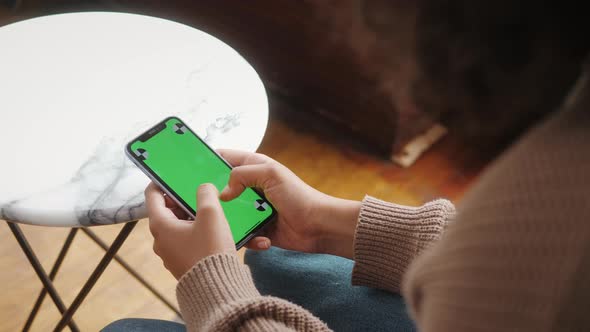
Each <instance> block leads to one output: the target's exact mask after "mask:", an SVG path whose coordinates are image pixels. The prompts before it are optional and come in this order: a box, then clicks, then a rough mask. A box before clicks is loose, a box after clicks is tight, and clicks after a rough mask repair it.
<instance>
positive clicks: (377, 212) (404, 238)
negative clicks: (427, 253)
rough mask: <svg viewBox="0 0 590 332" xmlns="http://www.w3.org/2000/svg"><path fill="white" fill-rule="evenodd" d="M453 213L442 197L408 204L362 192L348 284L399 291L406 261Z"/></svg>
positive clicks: (449, 204) (410, 259)
mask: <svg viewBox="0 0 590 332" xmlns="http://www.w3.org/2000/svg"><path fill="white" fill-rule="evenodd" d="M454 214H455V207H454V206H453V204H452V203H451V202H449V201H447V200H444V199H439V200H435V201H432V202H430V203H427V204H425V205H423V206H421V207H408V206H402V205H397V204H392V203H387V202H384V201H381V200H379V199H376V198H373V197H370V196H366V197H365V199H364V200H363V204H362V206H361V212H360V216H359V221H358V224H357V228H356V233H355V238H354V239H355V240H354V241H355V242H354V261H355V264H354V268H353V270H352V284H353V285H361V286H368V287H375V288H382V289H386V290H389V291H391V292H395V293H399V291H400V282H401V280H402V276H403V275H404V273H405V271H406V269H407V267H408V265H409V264H410V262H412V260H413V259H414V258H415V257H416V256H417V255H418V254H419V253H420V252H422V251H423V250H424V249H425V248H427V247H428V246H429V245H430V244H431V243H433V242H434V241H435V240H437V239H438V238H439V237H440V235H441V234H442V232H443V230H444V229H445V227H446V225H447V224H448V222H449V220H450V219H451V218H452V217H453V216H454Z"/></svg>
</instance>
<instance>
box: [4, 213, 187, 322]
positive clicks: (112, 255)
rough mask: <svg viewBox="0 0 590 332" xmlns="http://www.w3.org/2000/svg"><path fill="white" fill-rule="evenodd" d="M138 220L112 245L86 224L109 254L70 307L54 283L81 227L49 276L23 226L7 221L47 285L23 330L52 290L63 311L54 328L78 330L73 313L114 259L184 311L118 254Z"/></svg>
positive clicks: (70, 236) (90, 234) (74, 230)
mask: <svg viewBox="0 0 590 332" xmlns="http://www.w3.org/2000/svg"><path fill="white" fill-rule="evenodd" d="M136 223H137V221H133V222H129V223H127V224H125V225H124V226H123V228H122V229H121V231H120V232H119V235H117V238H116V239H115V240H114V241H113V244H112V245H111V246H110V247H109V246H108V245H107V244H106V243H105V242H104V241H103V240H102V239H100V238H99V237H98V236H97V235H96V234H95V233H94V232H93V231H91V230H90V229H88V228H82V231H83V232H84V233H85V234H86V235H88V237H89V238H90V239H91V240H93V241H94V242H95V243H96V244H97V245H98V246H100V247H101V248H102V249H103V250H105V255H104V256H103V258H102V260H101V261H100V263H99V264H98V265H97V267H96V268H95V270H94V271H93V272H92V274H91V275H90V277H89V278H88V280H87V281H86V283H85V284H84V286H83V287H82V289H81V290H80V292H79V293H78V295H77V296H76V298H75V299H74V301H73V302H72V305H71V306H70V307H69V308H67V309H66V308H65V305H64V304H63V301H62V300H61V298H60V297H59V295H58V293H57V291H56V290H55V287H54V285H53V280H54V279H55V277H56V275H57V272H58V271H59V268H60V267H61V264H62V263H63V260H64V259H65V256H66V254H67V252H68V250H69V248H70V246H71V244H72V242H73V240H74V237H75V236H76V234H77V232H78V228H72V229H71V230H70V232H69V233H68V236H67V237H66V240H65V242H64V244H63V246H62V248H61V250H60V252H59V254H58V256H57V258H56V260H55V263H54V264H53V267H52V268H51V272H50V273H49V276H47V274H46V272H45V270H44V269H43V267H42V265H41V263H40V262H39V260H38V259H37V256H36V255H35V253H34V252H33V249H32V248H31V246H30V245H29V243H28V241H27V239H26V237H25V235H24V234H23V232H22V230H21V229H20V227H19V226H18V225H17V224H16V223H11V222H7V224H8V226H9V227H10V229H11V230H12V232H13V234H14V236H15V237H16V239H17V241H18V243H19V244H20V246H21V248H22V250H23V252H24V253H25V255H26V256H27V258H28V259H29V262H30V263H31V266H32V267H33V269H35V272H36V273H37V275H38V276H39V279H40V280H41V282H42V283H43V286H44V287H43V289H42V290H41V292H40V294H39V296H38V297H37V301H36V302H35V305H34V306H33V309H32V310H31V313H30V314H29V317H28V318H27V321H26V323H25V326H24V327H23V331H24V332H26V331H28V330H29V329H30V328H31V326H32V324H33V321H34V319H35V317H36V315H37V313H38V311H39V308H40V307H41V304H42V303H43V300H44V299H45V295H46V294H47V293H49V295H50V297H51V298H52V300H53V302H54V303H55V305H56V306H57V308H58V309H59V311H60V313H61V314H62V317H61V319H60V321H59V323H58V324H57V326H56V328H55V330H54V331H61V330H62V329H63V328H64V327H65V326H66V325H68V326H69V327H70V329H71V330H72V331H74V332H78V331H79V328H78V326H77V325H76V323H75V322H74V321H73V319H72V317H73V315H74V313H75V312H76V310H77V309H78V308H79V306H80V305H81V304H82V302H83V301H84V299H85V298H86V296H87V295H88V293H89V292H90V290H91V289H92V287H93V286H94V284H95V283H96V281H97V280H98V278H100V276H101V275H102V273H103V272H104V270H105V269H106V267H107V266H108V264H109V263H110V262H111V261H112V260H113V259H114V260H115V261H116V262H117V263H119V264H120V265H121V266H122V267H123V268H124V269H125V270H127V272H129V274H131V275H132V276H133V277H134V278H135V279H136V280H137V281H139V282H140V283H141V284H142V285H143V286H144V287H146V288H147V289H148V290H149V291H150V292H152V294H154V295H155V296H156V297H157V298H158V299H160V301H162V302H163V303H164V304H165V305H166V306H168V307H169V308H170V309H171V310H172V311H174V312H175V313H176V314H177V315H178V316H179V317H180V312H179V311H178V309H177V308H176V306H175V305H174V304H173V303H171V302H170V301H168V300H167V299H166V298H165V297H164V296H163V295H162V294H161V293H160V292H158V291H157V290H156V289H155V288H154V287H153V286H152V285H151V284H149V283H148V282H147V281H146V280H145V279H144V278H143V277H142V276H141V275H140V274H139V273H138V272H137V271H135V269H133V268H132V267H131V266H130V265H129V264H128V263H127V262H126V261H124V260H123V259H122V258H121V257H120V256H118V255H117V254H116V253H117V251H118V250H119V249H120V248H121V246H122V245H123V243H124V242H125V240H126V239H127V237H128V236H129V234H130V233H131V231H132V230H133V228H134V227H135V225H136Z"/></svg>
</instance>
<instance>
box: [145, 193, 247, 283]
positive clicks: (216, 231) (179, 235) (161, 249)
mask: <svg viewBox="0 0 590 332" xmlns="http://www.w3.org/2000/svg"><path fill="white" fill-rule="evenodd" d="M218 196H219V192H218V191H217V188H215V186H214V185H212V184H203V185H201V186H200V187H199V188H198V190H197V193H196V197H195V199H196V200H197V215H196V218H195V221H188V220H187V219H188V215H186V213H185V212H184V211H183V210H182V209H181V208H179V207H177V206H176V204H175V203H174V202H173V201H172V200H170V199H169V198H168V197H165V196H164V195H163V194H162V192H161V190H160V189H159V188H158V186H156V185H155V184H154V183H150V185H149V186H148V187H147V188H146V190H145V202H146V206H147V210H148V216H149V219H150V231H151V233H152V235H153V236H154V252H155V253H156V255H158V256H160V258H161V259H162V261H163V262H164V266H165V267H166V269H168V270H169V271H170V272H171V273H172V275H174V277H175V278H176V279H180V277H182V275H184V274H185V273H186V272H187V271H188V270H190V268H191V267H193V265H195V264H196V263H197V262H198V261H199V260H201V259H203V258H205V257H207V256H209V255H213V254H218V253H233V254H235V252H236V247H235V244H234V240H233V238H232V234H231V231H230V228H229V225H228V223H227V220H226V219H225V215H224V213H223V210H222V209H221V205H220V204H219V198H218Z"/></svg>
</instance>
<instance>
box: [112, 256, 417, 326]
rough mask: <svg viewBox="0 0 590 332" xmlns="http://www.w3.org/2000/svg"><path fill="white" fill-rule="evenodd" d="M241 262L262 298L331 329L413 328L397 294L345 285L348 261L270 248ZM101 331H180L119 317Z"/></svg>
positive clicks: (161, 322)
mask: <svg viewBox="0 0 590 332" xmlns="http://www.w3.org/2000/svg"><path fill="white" fill-rule="evenodd" d="M245 261H246V264H248V265H249V266H250V269H251V270H252V276H253V277H254V282H255V284H256V287H257V288H258V290H259V291H260V292H261V293H262V294H263V295H272V296H276V297H280V298H283V299H286V300H289V301H291V302H293V303H296V304H298V305H300V306H302V307H304V308H306V309H307V310H309V311H311V312H312V313H313V314H314V315H316V316H317V317H319V318H320V319H321V320H323V321H324V322H325V323H326V324H328V326H329V327H330V328H332V329H333V330H335V331H403V332H405V331H415V330H416V328H415V327H414V324H413V322H412V321H411V319H410V318H409V317H408V314H407V312H406V306H405V304H404V301H403V299H402V298H401V296H399V295H397V294H391V293H388V292H385V291H381V290H377V289H372V288H367V287H361V286H352V285H351V284H350V278H351V273H352V266H353V262H352V261H351V260H349V259H345V258H341V257H337V256H331V255H318V254H303V253H299V252H294V251H288V250H282V249H278V248H271V249H270V250H268V251H266V252H255V251H251V250H249V251H247V252H246V256H245ZM103 331H105V332H113V331H118V332H131V331H137V332H139V331H142V332H144V331H145V332H147V331H170V332H172V331H174V332H177V331H185V328H184V326H183V325H182V324H179V323H174V322H166V321H158V320H147V319H123V320H119V321H116V322H114V323H111V324H110V325H109V326H107V327H105V328H104V329H103Z"/></svg>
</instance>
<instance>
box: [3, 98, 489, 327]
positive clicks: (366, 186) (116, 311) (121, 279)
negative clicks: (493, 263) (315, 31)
mask: <svg viewBox="0 0 590 332" xmlns="http://www.w3.org/2000/svg"><path fill="white" fill-rule="evenodd" d="M282 107H283V106H281V105H280V102H279V103H278V106H277V104H276V103H275V104H274V106H273V109H280V108H282ZM277 114H283V113H282V112H280V111H277V112H274V111H273V113H272V117H271V120H270V122H269V127H268V131H267V135H266V137H265V139H264V142H263V144H262V146H261V148H260V151H261V152H263V153H265V154H268V155H270V156H271V157H273V158H275V159H277V160H278V161H280V162H282V163H283V164H285V165H287V166H288V167H290V168H291V169H292V170H293V171H294V172H295V173H296V174H298V175H299V176H300V177H302V178H303V179H304V180H305V181H307V182H308V183H310V184H311V185H312V186H314V187H316V188H318V189H319V190H322V191H324V192H326V193H328V194H332V195H336V196H339V197H344V198H350V199H359V200H360V199H362V198H363V196H364V195H365V194H370V195H374V196H376V197H379V198H382V199H385V200H389V201H394V202H397V203H401V204H410V205H417V204H421V203H422V202H425V201H427V200H430V199H433V198H436V197H447V198H450V199H452V200H454V201H457V200H459V199H460V198H461V196H462V194H463V193H464V191H465V190H466V188H468V187H469V184H470V183H471V182H472V181H473V180H474V179H475V178H476V176H477V174H478V173H479V172H480V170H481V169H482V167H483V165H485V164H486V160H487V159H489V158H481V157H473V156H472V155H471V154H470V153H469V152H467V151H469V150H468V149H466V147H465V146H464V145H462V144H461V143H460V142H458V141H457V140H454V139H453V138H452V137H447V138H445V139H444V140H443V141H441V142H440V143H438V144H437V145H435V146H434V148H433V149H432V150H430V151H429V152H427V153H426V155H424V156H423V157H422V158H421V159H419V160H418V162H417V163H416V164H415V165H414V166H412V167H411V168H409V169H401V168H399V167H397V166H395V165H393V164H392V163H390V162H388V161H384V160H379V159H377V158H375V157H372V156H369V155H367V154H365V153H362V152H359V151H358V150H355V149H352V148H348V147H347V143H346V142H342V141H341V140H339V139H338V137H335V136H333V135H332V136H329V137H328V136H326V135H321V134H318V133H316V132H310V131H308V130H306V129H305V126H304V125H302V124H301V123H299V124H297V123H295V122H292V121H291V120H286V118H285V117H284V116H281V115H277ZM289 119H290V118H289ZM287 123H289V125H287ZM22 228H23V230H24V232H25V234H26V236H27V237H28V238H29V240H30V242H31V244H32V246H33V248H34V250H35V251H36V252H37V253H38V255H39V258H40V260H41V261H42V262H43V264H44V266H45V268H46V269H47V270H49V267H50V264H52V262H53V260H54V258H55V256H56V255H57V252H58V249H59V247H60V246H61V244H62V242H63V240H64V238H65V236H66V234H67V231H68V230H67V229H61V228H45V227H32V226H22ZM120 228H121V226H120V225H115V226H104V227H96V228H94V229H95V231H96V232H97V233H98V234H99V235H100V236H101V237H102V238H103V239H105V240H107V241H109V242H110V241H112V239H113V238H114V237H115V235H116V233H117V232H118V231H119V229H120ZM102 253H103V252H102V251H101V250H100V248H98V247H97V246H96V245H95V244H94V243H93V242H91V241H90V240H89V239H88V238H87V237H86V236H85V235H84V234H82V233H79V234H78V236H77V238H76V240H75V241H74V243H73V245H72V248H71V251H70V254H69V255H68V256H67V258H66V260H65V262H64V264H63V266H62V268H61V271H60V272H59V274H58V276H57V279H56V281H55V285H56V287H57V289H58V290H59V291H60V293H61V294H62V295H63V297H64V301H66V303H70V302H71V301H72V299H73V297H74V296H75V294H76V293H77V292H78V290H79V288H80V286H81V285H82V284H83V282H84V281H85V280H86V278H87V276H88V275H89V274H90V272H91V271H92V270H93V268H94V267H95V265H96V264H97V262H98V260H99V257H100V256H101V255H102ZM120 254H121V255H122V256H123V257H125V258H126V259H127V260H128V261H129V262H130V263H131V265H133V266H134V267H135V268H136V269H138V270H139V271H141V273H142V274H143V275H144V276H145V277H146V278H147V279H148V280H150V281H151V282H153V283H154V284H155V285H157V287H158V288H159V289H160V290H161V291H162V292H163V293H165V294H166V296H167V297H168V298H170V299H171V300H174V288H175V280H174V279H173V278H172V276H171V275H170V274H169V273H168V272H167V271H166V270H165V269H164V268H163V266H162V264H161V261H160V260H159V259H158V258H157V257H156V256H155V255H154V254H153V252H152V238H151V236H150V234H149V231H148V227H147V223H146V221H145V220H142V221H140V222H139V223H138V225H137V227H136V229H135V230H134V231H133V233H132V234H131V235H130V237H129V239H128V240H127V242H126V243H125V245H124V246H123V248H122V249H121V252H120ZM40 288H41V284H40V282H39V280H38V279H37V277H36V275H35V273H34V271H33V270H32V268H31V267H30V266H29V264H28V262H27V260H26V258H25V256H24V255H23V254H22V252H21V250H20V248H19V247H18V245H17V243H16V241H15V239H14V238H13V236H12V234H11V233H10V231H9V229H8V227H7V226H6V224H5V223H4V222H2V223H1V224H0V294H2V295H1V297H0V331H16V330H19V329H20V328H21V327H22V325H23V324H24V321H25V319H26V317H27V315H28V313H29V311H30V309H31V307H32V305H33V303H34V299H35V298H36V296H37V294H38V292H39V290H40ZM124 317H149V318H159V319H175V315H174V314H173V313H172V312H171V311H170V310H168V309H167V308H166V307H165V306H164V305H162V304H161V303H160V302H159V301H157V300H156V299H155V298H154V297H153V296H151V294H150V293H148V292H147V291H146V290H145V289H144V288H143V287H142V286H141V285H140V284H138V283H137V282H136V281H135V280H134V279H133V278H131V277H130V276H129V275H128V274H127V273H126V272H125V271H124V270H123V269H122V268H121V267H119V266H118V265H117V264H116V263H113V264H111V265H110V266H109V267H108V269H107V271H106V272H105V273H104V275H103V276H102V278H101V279H100V280H99V281H98V283H97V285H96V287H95V288H94V289H93V290H92V292H91V293H90V294H89V296H88V298H87V300H86V301H85V303H84V304H83V305H82V307H81V308H80V309H79V310H78V312H77V313H76V315H75V320H76V322H77V323H78V325H79V327H80V328H81V329H82V331H97V330H99V329H100V328H101V327H103V326H104V325H105V324H107V323H109V322H111V321H113V320H116V319H119V318H124ZM58 319H59V315H58V312H57V310H56V309H55V307H54V305H53V303H52V302H51V301H50V300H49V299H46V300H45V302H44V304H43V307H42V309H41V312H40V314H39V316H38V317H37V319H36V321H35V324H34V326H33V331H50V330H51V329H52V328H53V327H54V324H55V323H56V322H57V321H58Z"/></svg>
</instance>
